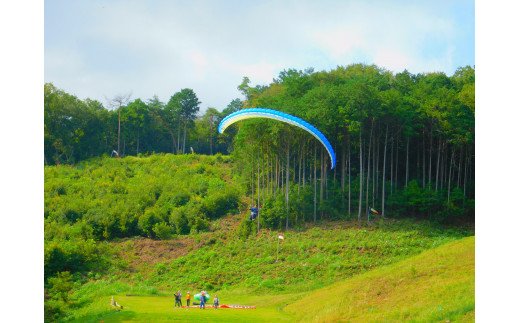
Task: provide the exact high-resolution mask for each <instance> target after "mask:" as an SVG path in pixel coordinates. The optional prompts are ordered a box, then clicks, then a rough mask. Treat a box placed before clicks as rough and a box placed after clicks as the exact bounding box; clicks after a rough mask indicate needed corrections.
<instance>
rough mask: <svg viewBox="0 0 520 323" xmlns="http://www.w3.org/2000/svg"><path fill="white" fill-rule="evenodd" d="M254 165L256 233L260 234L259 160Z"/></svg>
mask: <svg viewBox="0 0 520 323" xmlns="http://www.w3.org/2000/svg"><path fill="white" fill-rule="evenodd" d="M259 157H260V156H259ZM256 165H257V166H256V208H257V210H258V215H257V220H256V225H257V232H260V158H258V160H257V162H256Z"/></svg>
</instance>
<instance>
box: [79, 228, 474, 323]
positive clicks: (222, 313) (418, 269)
mask: <svg viewBox="0 0 520 323" xmlns="http://www.w3.org/2000/svg"><path fill="white" fill-rule="evenodd" d="M474 246H475V239H474V237H468V238H463V239H459V240H456V241H453V242H449V243H447V244H444V245H442V246H440V247H437V248H434V249H431V250H427V251H425V252H423V253H421V254H419V255H416V256H412V257H410V258H408V259H405V260H402V261H399V262H396V263H394V264H391V265H387V266H382V267H379V268H377V269H374V270H369V271H366V272H364V273H362V274H359V275H355V276H353V277H350V278H347V279H343V280H340V281H337V282H335V283H334V284H332V285H330V286H328V287H324V288H321V289H317V290H315V291H312V292H308V291H307V290H306V289H302V290H300V291H292V292H283V291H277V290H271V291H270V293H254V292H251V291H246V290H244V289H235V290H222V291H218V295H219V298H220V299H221V300H222V301H223V303H226V304H244V305H256V306H257V308H256V309H255V310H231V309H221V310H217V311H215V310H213V309H206V310H199V309H179V308H177V309H174V308H173V299H172V297H171V296H164V295H155V296H151V295H148V296H143V295H135V294H132V293H135V292H137V293H138V294H139V291H137V290H133V291H130V290H127V292H126V293H122V292H121V291H119V295H116V299H117V301H118V302H119V303H121V304H123V305H124V307H125V308H124V310H123V311H120V312H116V311H114V310H111V309H110V308H109V306H108V302H109V296H108V295H107V296H104V297H99V296H98V297H97V298H96V301H95V302H94V303H93V304H92V305H91V306H90V307H88V308H85V309H83V311H81V312H82V315H78V316H76V320H78V321H91V322H99V320H103V321H104V322H123V321H135V322H151V321H153V322H161V321H171V320H181V321H195V320H209V321H215V322H238V321H253V322H269V321H317V322H336V321H349V322H350V321H352V322H379V321H385V322H402V321H417V322H425V321H428V322H431V321H467V322H471V321H474V306H475V299H474V292H475V283H474V280H475V270H474V264H475V256H474ZM114 287H115V286H112V288H114ZM119 288H123V289H124V288H125V287H123V286H119ZM112 292H115V293H117V288H116V289H113V290H112ZM141 294H143V290H141ZM159 294H160V293H159ZM212 294H215V293H212ZM77 314H80V313H79V312H78V313H77Z"/></svg>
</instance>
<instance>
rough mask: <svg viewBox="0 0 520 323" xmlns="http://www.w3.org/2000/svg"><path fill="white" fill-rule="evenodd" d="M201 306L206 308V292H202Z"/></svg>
mask: <svg viewBox="0 0 520 323" xmlns="http://www.w3.org/2000/svg"><path fill="white" fill-rule="evenodd" d="M199 308H203V309H205V308H206V293H204V292H202V293H200V306H199Z"/></svg>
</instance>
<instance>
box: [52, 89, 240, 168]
mask: <svg viewBox="0 0 520 323" xmlns="http://www.w3.org/2000/svg"><path fill="white" fill-rule="evenodd" d="M44 95H45V96H44V125H45V133H44V140H45V143H44V150H45V156H44V157H45V163H46V164H50V165H52V164H62V163H75V162H78V161H80V160H84V159H87V158H90V157H94V156H100V155H103V154H109V155H119V156H125V155H138V154H149V153H154V152H169V153H176V154H179V153H187V152H191V149H190V147H191V148H192V149H193V150H194V152H197V153H203V154H214V153H217V152H221V153H227V152H228V150H229V146H230V144H231V138H232V136H230V135H226V136H220V137H218V139H217V135H216V130H215V129H216V126H217V125H218V122H220V120H221V119H222V118H223V117H224V116H226V115H227V114H230V113H232V112H234V111H237V110H239V109H241V108H242V102H241V101H240V100H239V99H235V100H233V101H231V102H230V103H229V105H228V106H227V107H226V108H224V109H223V111H222V112H219V111H218V110H217V109H216V108H211V107H210V108H208V109H207V110H206V111H205V113H204V114H203V115H201V116H199V115H198V113H199V109H200V105H201V102H200V101H199V99H198V98H197V95H196V94H195V92H194V91H193V90H191V89H182V90H181V91H179V92H177V93H175V94H174V95H172V96H171V98H170V99H169V100H168V102H166V103H164V102H161V101H160V100H159V98H158V97H157V96H154V97H153V98H151V99H149V100H147V101H146V102H145V101H143V100H141V99H135V100H133V101H130V100H129V98H130V96H129V95H118V96H116V97H114V98H112V99H111V100H109V102H108V104H107V106H108V107H109V109H107V108H105V107H104V106H103V104H101V103H100V102H99V101H96V100H91V99H86V100H80V99H78V98H77V97H75V96H73V95H71V94H68V93H66V92H64V91H62V90H60V89H57V88H56V87H55V86H54V85H53V84H51V83H47V84H45V87H44Z"/></svg>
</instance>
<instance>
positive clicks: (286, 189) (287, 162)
mask: <svg viewBox="0 0 520 323" xmlns="http://www.w3.org/2000/svg"><path fill="white" fill-rule="evenodd" d="M285 167H286V168H287V169H286V170H285V207H286V212H287V213H286V218H285V230H288V229H289V176H290V172H289V143H287V161H286V164H285Z"/></svg>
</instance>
